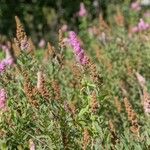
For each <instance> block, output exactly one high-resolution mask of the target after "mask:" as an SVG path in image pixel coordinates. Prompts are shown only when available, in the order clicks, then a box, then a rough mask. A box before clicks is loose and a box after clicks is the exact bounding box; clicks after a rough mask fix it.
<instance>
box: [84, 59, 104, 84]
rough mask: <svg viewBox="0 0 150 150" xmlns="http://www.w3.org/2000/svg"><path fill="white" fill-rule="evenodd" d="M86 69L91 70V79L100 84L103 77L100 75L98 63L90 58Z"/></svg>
mask: <svg viewBox="0 0 150 150" xmlns="http://www.w3.org/2000/svg"><path fill="white" fill-rule="evenodd" d="M85 70H87V71H88V72H89V74H90V76H91V79H92V81H93V82H94V83H96V84H98V83H100V82H101V81H102V78H101V77H100V74H99V73H98V71H97V67H96V64H95V63H92V61H91V60H90V59H88V62H87V64H86V67H85Z"/></svg>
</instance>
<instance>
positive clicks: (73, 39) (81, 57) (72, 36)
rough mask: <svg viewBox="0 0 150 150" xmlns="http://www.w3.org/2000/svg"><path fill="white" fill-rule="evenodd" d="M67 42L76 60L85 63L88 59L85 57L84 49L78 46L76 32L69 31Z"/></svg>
mask: <svg viewBox="0 0 150 150" xmlns="http://www.w3.org/2000/svg"><path fill="white" fill-rule="evenodd" d="M69 42H70V44H71V46H72V48H73V50H74V53H75V55H76V59H77V61H78V62H79V63H81V64H82V65H84V64H86V63H87V61H88V60H87V57H86V56H85V54H84V50H83V49H82V48H81V46H80V43H79V41H78V39H77V35H76V33H75V32H73V31H70V32H69Z"/></svg>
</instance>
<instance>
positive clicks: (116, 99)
mask: <svg viewBox="0 0 150 150" xmlns="http://www.w3.org/2000/svg"><path fill="white" fill-rule="evenodd" d="M115 106H116V108H117V111H118V113H120V112H121V109H122V107H121V102H120V101H119V100H118V97H115Z"/></svg>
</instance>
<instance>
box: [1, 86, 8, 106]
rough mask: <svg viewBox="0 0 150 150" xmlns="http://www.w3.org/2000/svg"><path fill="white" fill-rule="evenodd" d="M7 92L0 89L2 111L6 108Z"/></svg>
mask: <svg viewBox="0 0 150 150" xmlns="http://www.w3.org/2000/svg"><path fill="white" fill-rule="evenodd" d="M6 99H7V95H6V91H5V90H4V89H0V109H4V108H5V106H6Z"/></svg>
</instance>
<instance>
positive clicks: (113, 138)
mask: <svg viewBox="0 0 150 150" xmlns="http://www.w3.org/2000/svg"><path fill="white" fill-rule="evenodd" d="M109 129H110V133H111V142H112V143H113V145H115V144H116V143H118V142H119V139H118V137H117V133H116V129H115V126H114V124H113V121H112V120H111V119H110V120H109Z"/></svg>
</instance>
